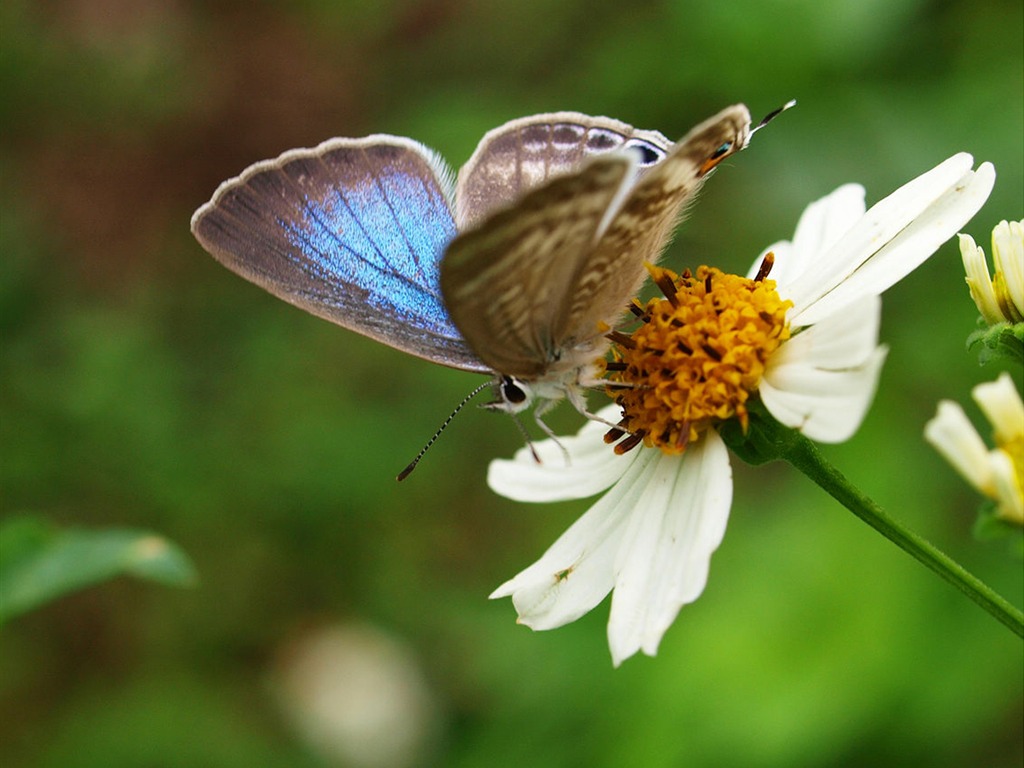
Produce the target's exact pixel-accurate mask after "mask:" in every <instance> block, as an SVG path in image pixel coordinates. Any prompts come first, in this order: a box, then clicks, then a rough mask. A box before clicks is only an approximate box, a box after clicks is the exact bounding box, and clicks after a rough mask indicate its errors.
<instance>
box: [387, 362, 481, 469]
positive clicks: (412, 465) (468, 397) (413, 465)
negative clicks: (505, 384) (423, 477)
mask: <svg viewBox="0 0 1024 768" xmlns="http://www.w3.org/2000/svg"><path fill="white" fill-rule="evenodd" d="M491 384H492V382H490V381H486V382H484V383H483V384H481V385H480V386H479V387H477V388H476V389H474V390H473V391H472V392H470V393H469V394H468V395H466V396H465V397H464V398H462V402H461V403H459V404H458V405H457V406H455V410H454V411H452V412H451V413H450V414H449V416H448V418H447V419H445V420H444V422H443V423H442V424H441V426H440V427H438V428H437V432H435V433H434V436H433V437H431V438H430V439H429V440H427V444H426V445H424V446H423V448H422V449H420V452H419V453H417V454H416V458H415V459H413V460H412V461H410V462H409V465H408V466H407V467H406V468H405V469H403V470H402V471H401V472H399V473H398V477H397V478H396V479H397V480H398V481H399V482H401V481H402V480H405V478H407V477H408V476H409V475H411V474H412V471H413V470H414V469H416V465H417V464H419V463H420V459H422V458H423V454H425V453H426V452H427V451H429V450H430V446H432V445H433V444H434V443H436V442H437V438H439V437H440V436H441V433H442V432H444V430H445V428H446V427H447V426H448V425H449V424H451V423H452V419H454V418H455V414H457V413H458V412H459V411H461V410H462V409H463V408H465V407H466V404H467V403H468V402H469V401H470V400H472V399H473V398H474V397H476V396H477V395H479V394H480V393H481V392H482V391H483V390H485V389H486V388H487V387H489V386H491Z"/></svg>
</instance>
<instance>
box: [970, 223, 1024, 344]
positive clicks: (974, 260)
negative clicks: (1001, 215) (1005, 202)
mask: <svg viewBox="0 0 1024 768" xmlns="http://www.w3.org/2000/svg"><path fill="white" fill-rule="evenodd" d="M960 255H961V256H962V257H963V261H964V271H965V272H966V273H967V285H968V287H969V288H970V290H971V298H973V299H974V303H975V304H977V305H978V311H979V312H980V313H981V316H982V318H984V320H985V322H986V323H988V324H989V325H995V324H996V323H1019V322H1022V321H1024V221H1001V222H999V223H998V224H997V225H996V226H995V228H994V229H993V230H992V264H993V266H994V267H995V270H996V273H995V276H994V277H992V276H989V272H988V263H987V262H986V261H985V251H984V250H982V248H981V247H980V246H978V245H976V244H975V242H974V238H973V237H971V236H970V235H960Z"/></svg>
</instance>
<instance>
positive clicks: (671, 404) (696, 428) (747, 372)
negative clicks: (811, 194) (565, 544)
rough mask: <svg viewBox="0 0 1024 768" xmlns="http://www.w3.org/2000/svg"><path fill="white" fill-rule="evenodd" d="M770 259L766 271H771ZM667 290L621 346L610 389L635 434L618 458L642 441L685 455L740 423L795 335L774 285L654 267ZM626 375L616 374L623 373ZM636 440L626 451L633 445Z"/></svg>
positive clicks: (704, 269) (657, 281)
mask: <svg viewBox="0 0 1024 768" xmlns="http://www.w3.org/2000/svg"><path fill="white" fill-rule="evenodd" d="M770 265H771V258H770V256H768V257H766V258H765V263H763V264H762V269H761V272H760V273H759V276H760V275H761V274H767V271H768V270H769V269H770V268H771V266H770ZM650 269H651V274H652V276H653V278H654V282H655V284H656V285H658V287H659V288H661V289H662V291H663V292H664V293H665V294H666V298H664V299H662V298H655V299H652V300H651V301H649V302H648V303H647V305H646V306H645V307H644V316H643V322H642V323H641V325H640V326H639V327H638V328H637V329H636V330H635V331H634V332H633V334H632V335H631V336H629V337H628V343H626V344H622V343H619V339H618V338H617V337H616V338H613V341H615V342H616V344H617V346H616V348H615V350H614V355H615V362H616V363H619V362H621V363H622V366H619V365H614V366H612V367H610V368H609V374H610V382H609V383H615V384H618V385H620V386H621V384H624V383H625V384H628V385H629V389H626V390H622V389H618V388H616V389H614V390H610V393H609V394H610V395H611V396H613V397H615V399H616V401H617V402H618V403H619V404H620V405H621V406H622V409H623V412H624V419H623V427H624V429H625V431H626V432H628V433H630V434H629V436H627V437H626V438H625V439H624V440H623V441H622V442H621V443H619V445H618V446H616V452H620V451H621V452H624V451H627V450H629V449H630V448H632V447H633V446H635V445H637V444H639V442H640V441H641V440H642V441H643V443H644V444H645V445H647V446H649V447H655V446H657V447H659V448H661V449H662V450H663V451H666V452H668V453H682V452H683V451H685V450H686V448H687V446H689V445H691V444H693V443H694V442H696V441H697V440H698V439H699V437H700V434H701V433H702V432H703V431H704V430H705V429H707V428H708V427H710V426H713V425H714V424H717V423H719V422H721V421H724V420H726V419H731V418H738V419H739V420H740V423H741V425H743V427H744V428H746V424H747V409H746V402H747V400H748V399H749V397H750V396H751V394H752V393H754V392H756V391H757V387H758V384H759V383H760V381H761V377H762V376H763V374H764V370H765V366H766V364H767V361H768V359H769V358H770V357H771V354H772V353H773V352H774V351H775V350H776V349H777V348H778V346H779V345H780V344H781V343H782V342H783V341H784V340H786V339H787V338H789V328H788V326H787V325H786V311H787V310H788V309H789V308H790V307H791V306H792V303H791V302H789V301H783V300H782V299H780V298H779V295H778V293H777V292H776V290H775V282H774V281H773V280H766V279H763V278H762V279H758V280H750V279H747V278H743V277H739V276H737V275H728V274H725V273H723V272H720V271H719V270H717V269H712V268H710V267H700V268H699V269H698V270H697V272H696V275H690V274H689V273H688V272H684V273H683V275H682V276H680V275H676V274H675V273H673V272H671V271H669V270H667V269H662V268H659V267H651V268H650ZM620 367H621V368H622V370H616V369H618V368H620ZM627 442H628V443H629V445H628V446H626V445H625V444H626V443H627Z"/></svg>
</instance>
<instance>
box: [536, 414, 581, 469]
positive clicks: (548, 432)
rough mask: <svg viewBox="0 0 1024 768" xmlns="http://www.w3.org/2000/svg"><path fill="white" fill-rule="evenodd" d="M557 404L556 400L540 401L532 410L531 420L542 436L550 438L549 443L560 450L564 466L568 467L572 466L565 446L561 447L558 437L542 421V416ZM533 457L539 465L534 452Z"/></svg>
mask: <svg viewBox="0 0 1024 768" xmlns="http://www.w3.org/2000/svg"><path fill="white" fill-rule="evenodd" d="M557 404H558V400H541V401H540V402H539V403H538V404H537V406H536V407H535V408H534V409H533V419H534V421H536V422H537V426H538V427H540V428H541V429H542V430H543V431H544V434H545V435H547V436H548V437H549V438H551V441H552V442H553V443H554V444H555V445H557V446H558V447H559V448H560V449H561V451H562V455H563V456H564V457H565V466H567V467H568V466H569V465H571V464H572V461H571V459H570V458H569V451H567V450H566V448H565V446H564V445H562V442H561V440H559V439H558V435H556V434H555V432H554V430H552V429H551V427H549V426H548V425H547V424H546V423H545V421H544V414H546V413H547V412H548V411H550V410H551V409H552V408H554V407H555V406H556V405H557ZM531 447H532V446H531ZM533 457H534V458H535V459H537V463H538V464H539V463H540V459H539V458H537V454H536V452H534V454H533Z"/></svg>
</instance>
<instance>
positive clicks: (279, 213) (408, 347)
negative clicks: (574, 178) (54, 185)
mask: <svg viewBox="0 0 1024 768" xmlns="http://www.w3.org/2000/svg"><path fill="white" fill-rule="evenodd" d="M451 196H452V194H451V182H450V172H449V171H448V169H447V167H446V166H445V165H444V164H443V163H442V162H441V161H440V160H439V159H438V158H437V157H436V156H435V155H434V154H433V153H432V152H431V151H430V150H429V149H427V148H426V147H424V146H422V145H421V144H418V143H417V142H414V141H411V140H409V139H404V138H401V137H395V136H383V135H378V136H369V137H366V138H363V139H332V140H330V141H327V142H324V143H323V144H321V145H320V146H318V147H315V148H313V149H302V150H292V151H290V152H286V153H285V154H283V155H281V156H280V157H279V158H277V159H275V160H269V161H265V162H261V163H257V164H256V165H253V166H251V167H250V168H248V169H247V170H246V171H244V172H243V173H242V174H241V175H240V176H238V177H236V178H234V179H230V180H228V181H226V182H224V183H223V184H221V186H220V187H219V188H218V189H217V191H216V192H215V193H214V196H213V198H212V199H211V200H210V202H208V203H207V204H206V205H204V206H202V207H201V208H200V209H199V210H197V211H196V213H195V215H194V216H193V218H192V231H193V233H194V234H195V236H196V238H197V239H198V240H199V242H200V243H201V244H202V245H203V247H204V248H206V250H207V251H209V252H210V253H211V254H213V256H214V257H215V258H217V260H218V261H220V262H221V263H223V264H224V265H225V266H227V267H228V268H229V269H231V270H232V271H234V272H237V273H238V274H240V275H242V276H243V277H245V278H246V279H248V280H250V281H252V282H254V283H256V284H257V285H260V286H261V287H263V288H265V289H266V290H268V291H269V292H270V293H272V294H274V295H275V296H278V297H280V298H282V299H284V300H286V301H288V302H290V303H292V304H295V305H297V306H299V307H301V308H302V309H305V310H306V311H308V312H310V313H312V314H314V315H317V316H319V317H323V318H325V319H327V320H330V321H332V322H334V323H337V324H338V325H341V326H344V327H346V328H349V329H351V330H354V331H356V332H358V333H361V334H364V335H366V336H369V337H371V338H373V339H376V340H378V341H381V342H383V343H385V344H388V345H389V346H392V347H394V348H396V349H400V350H402V351H405V352H409V353H410V354H413V355H416V356H418V357H423V358H426V359H428V360H432V361H434V362H438V363H441V364H443V365H448V366H452V367H455V368H462V369H466V370H481V371H482V370H487V367H486V366H485V365H483V364H482V363H481V362H480V360H479V359H478V358H477V356H476V354H474V353H473V351H472V350H471V349H470V347H469V346H468V345H467V344H466V343H465V341H463V339H462V337H461V334H460V333H459V331H458V330H457V328H456V327H455V326H454V325H453V324H452V322H451V319H450V318H449V316H448V313H447V311H446V310H445V308H444V303H443V301H442V299H441V295H440V288H439V277H438V262H439V260H440V258H441V256H442V254H443V253H444V249H445V247H446V246H447V245H448V243H449V242H450V241H451V240H452V238H454V236H455V221H454V217H453V214H452V206H451V202H450V200H451Z"/></svg>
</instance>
